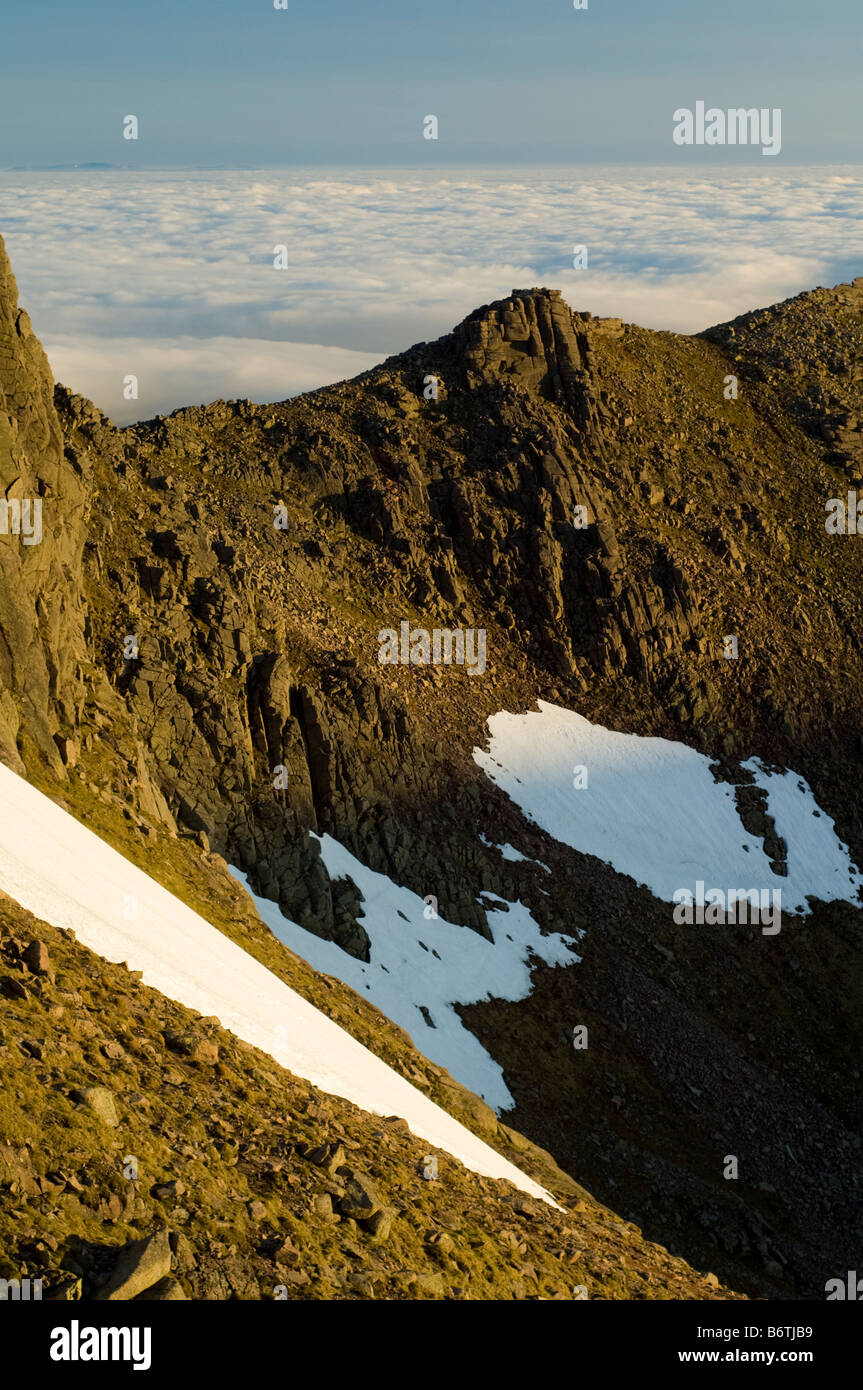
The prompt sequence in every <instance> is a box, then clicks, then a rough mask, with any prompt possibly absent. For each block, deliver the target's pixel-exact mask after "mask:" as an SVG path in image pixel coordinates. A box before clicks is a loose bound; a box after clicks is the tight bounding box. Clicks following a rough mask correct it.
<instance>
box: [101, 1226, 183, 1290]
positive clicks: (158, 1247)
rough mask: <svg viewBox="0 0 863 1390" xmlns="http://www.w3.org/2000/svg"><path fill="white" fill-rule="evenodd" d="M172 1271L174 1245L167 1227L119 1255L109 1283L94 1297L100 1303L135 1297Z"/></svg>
mask: <svg viewBox="0 0 863 1390" xmlns="http://www.w3.org/2000/svg"><path fill="white" fill-rule="evenodd" d="M170 1272H171V1245H170V1240H169V1233H168V1231H167V1229H166V1228H164V1227H163V1228H162V1229H161V1230H159V1231H154V1232H153V1234H152V1235H150V1236H145V1237H144V1239H143V1240H136V1241H132V1242H131V1244H130V1245H128V1246H127V1247H126V1249H125V1250H124V1251H123V1253H122V1254H121V1255H120V1258H119V1259H118V1261H117V1263H116V1265H115V1266H114V1270H113V1273H112V1274H111V1277H110V1278H109V1280H108V1282H107V1284H104V1285H103V1286H102V1288H101V1289H99V1291H98V1293H97V1294H96V1295H95V1297H96V1298H97V1299H98V1300H101V1301H114V1300H120V1299H132V1298H136V1297H137V1295H138V1294H140V1293H143V1292H144V1290H148V1289H152V1288H153V1286H154V1285H155V1284H158V1283H159V1281H160V1280H162V1279H166V1278H167V1277H168V1275H169V1274H170Z"/></svg>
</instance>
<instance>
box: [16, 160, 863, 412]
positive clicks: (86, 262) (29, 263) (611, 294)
mask: <svg viewBox="0 0 863 1390" xmlns="http://www.w3.org/2000/svg"><path fill="white" fill-rule="evenodd" d="M0 190H3V191H5V192H6V193H7V194H8V195H9V197H8V198H7V201H6V206H7V208H8V209H9V210H8V211H7V212H6V214H5V216H4V218H3V220H2V222H0V228H2V231H3V233H4V235H5V236H6V239H7V245H8V249H9V252H10V255H11V256H12V259H13V264H14V268H15V271H16V274H17V275H18V278H19V283H20V285H21V290H22V298H23V299H24V300H25V302H26V303H27V305H28V307H29V308H30V311H31V314H32V317H33V321H34V324H35V326H36V329H37V331H38V332H39V333H40V334H41V335H42V337H43V338H44V340H45V341H46V343H47V344H48V345H49V347H50V346H51V344H52V343H53V344H54V349H55V354H58V355H57V359H56V370H57V373H58V375H60V376H61V377H62V376H63V375H64V374H65V375H66V376H67V378H68V384H69V385H71V386H73V387H74V388H75V389H76V390H80V391H82V392H83V393H84V394H86V395H89V396H91V397H94V398H96V399H97V402H98V403H99V404H101V405H102V406H103V408H105V409H106V410H108V411H109V413H114V412H112V411H111V408H110V403H109V400H108V398H107V397H105V396H104V395H102V396H101V399H100V393H102V392H103V391H104V390H105V389H106V385H107V384H108V383H107V378H106V364H107V365H109V366H110V363H111V361H112V359H114V358H115V357H116V355H117V352H118V351H119V350H120V345H121V344H122V345H123V346H122V355H123V356H125V353H126V351H127V348H128V346H129V345H131V344H133V343H135V342H137V343H138V344H139V345H140V346H139V347H138V348H136V349H135V351H136V352H137V353H138V354H139V356H140V357H142V358H146V359H147V361H148V364H149V365H148V371H149V372H150V374H151V375H150V379H151V381H155V382H156V387H155V389H154V395H153V399H158V402H159V404H158V407H156V408H159V409H167V408H172V407H175V406H178V405H182V404H186V403H190V402H191V401H200V400H205V399H209V398H212V397H213V396H224V397H228V396H231V395H235V394H241V395H248V396H250V397H251V398H252V399H266V398H267V397H269V396H273V395H275V396H276V397H284V396H287V395H289V394H293V393H295V392H296V391H300V390H305V389H308V388H309V386H312V385H323V384H325V383H326V382H328V381H331V380H332V379H333V378H334V377H338V376H340V375H342V374H343V373H344V372H345V371H348V372H354V371H357V370H361V369H362V368H363V367H364V366H366V365H369V363H370V361H371V360H374V361H379V360H381V358H383V357H385V356H387V355H389V354H390V353H394V352H398V351H400V350H401V349H403V348H405V347H407V346H409V345H410V344H411V343H413V342H416V341H418V340H420V339H433V338H435V337H438V336H439V335H440V334H442V333H444V332H447V331H448V330H449V329H450V328H451V327H452V326H453V325H454V324H455V323H457V322H458V321H459V320H460V319H461V318H463V317H464V316H465V315H466V314H467V313H469V312H470V311H471V310H472V309H474V308H476V307H477V306H478V305H480V304H482V303H486V302H488V301H489V300H493V299H498V298H500V297H501V296H504V295H506V294H508V293H509V291H510V290H511V289H512V288H513V287H514V286H517V287H522V286H531V285H549V286H553V287H557V288H560V289H561V290H562V291H563V293H564V295H565V297H566V298H567V299H568V300H569V302H570V303H571V304H572V305H573V307H576V308H582V309H589V310H590V311H591V312H593V313H602V314H614V315H619V316H620V317H623V318H624V319H628V320H630V321H636V322H640V323H642V324H644V325H645V326H646V327H649V328H670V329H674V330H676V331H679V332H696V331H698V330H700V329H702V328H706V327H708V326H710V325H711V324H712V323H716V322H721V321H722V320H723V319H727V318H731V317H734V316H735V315H737V314H739V313H743V312H745V311H746V310H748V309H753V308H757V307H760V306H762V305H765V304H770V303H774V302H775V301H777V300H779V299H783V298H786V297H787V296H788V295H791V294H796V293H798V292H799V291H800V290H803V289H808V288H811V287H812V286H814V285H816V284H832V283H834V282H835V281H837V280H841V279H847V278H849V277H850V276H852V275H854V274H856V273H858V272H859V271H860V270H861V268H863V267H861V262H863V233H861V226H863V190H861V186H860V181H859V176H858V174H857V172H856V171H854V170H851V169H841V168H836V169H830V168H824V167H823V166H822V167H819V168H817V169H814V168H813V169H805V168H793V167H787V168H786V169H785V170H784V171H780V172H773V171H770V172H766V173H765V172H762V171H761V170H760V168H748V167H747V168H741V167H725V168H722V167H717V168H714V169H712V170H711V171H710V172H709V173H705V172H703V171H700V170H697V169H695V168H693V166H691V165H688V166H686V168H682V167H680V168H658V169H644V168H638V169H626V168H621V167H615V168H612V167H607V168H602V167H599V166H586V167H582V168H572V169H569V170H565V171H564V170H560V169H546V170H539V171H520V170H514V171H509V172H507V171H501V170H495V171H490V170H478V171H472V170H452V171H449V172H445V173H440V172H435V173H433V174H432V173H429V172H420V171H411V170H402V171H393V170H387V171H386V172H381V173H376V172H374V171H362V172H360V171H357V170H351V171H345V172H341V173H340V172H336V171H327V172H320V171H318V172H315V171H303V172H302V173H299V172H297V171H295V170H268V171H252V172H227V173H212V172H207V173H202V172H193V173H158V172H149V173H139V172H130V171H120V170H118V171H113V172H109V173H103V174H96V173H66V174H32V173H31V174H11V173H7V174H4V175H0ZM12 195H14V197H13V196H12ZM281 243H284V244H285V245H287V247H288V253H289V267H288V269H287V270H284V271H279V270H275V269H274V268H273V264H272V258H273V248H274V246H276V245H278V244H281ZM581 243H583V244H585V245H587V247H588V251H589V266H588V269H587V270H586V271H575V270H573V268H572V250H573V246H575V245H577V244H581ZM231 338H235V339H239V340H244V341H245V343H246V347H245V348H242V347H241V346H239V345H238V347H237V349H236V351H234V352H233V353H232V352H231V350H230V349H229V348H228V347H227V346H226V340H228V339H231ZM270 342H272V343H273V345H274V347H273V353H274V354H275V355H274V356H271V355H270V350H269V349H268V348H267V347H266V346H265V345H266V344H267V343H270ZM100 343H101V346H100ZM196 343H200V346H196ZM249 344H253V345H254V346H252V347H249V346H248V345H249ZM208 345H209V346H208ZM158 348H161V349H162V350H163V351H164V353H165V354H166V356H167V355H169V354H174V359H173V366H172V367H171V369H165V370H164V371H163V372H162V373H161V375H160V374H159V372H158V370H157V368H156V366H155V362H156V358H155V357H153V356H150V355H149V353H150V352H151V351H153V352H155V350H156V349H158ZM324 349H338V350H341V352H342V353H343V354H344V353H346V352H348V351H351V352H355V353H361V354H362V355H363V357H362V361H361V362H360V361H358V362H357V365H356V366H354V365H352V364H351V361H350V358H349V357H347V356H341V357H331V356H329V355H328V354H325V353H324ZM244 353H245V354H246V355H247V359H248V360H247V363H246V364H245V365H243V366H242V367H240V366H239V359H240V358H241V356H242V355H243V354H244ZM280 353H281V355H279V354H280ZM176 354H181V356H180V357H177V356H176ZM198 362H199V363H200V369H198V367H197V366H196V363H198ZM175 367H176V368H177V369H178V370H177V371H176V372H175V371H174V368H175ZM130 370H132V369H131V368H130ZM222 372H224V373H225V376H224V377H223V376H222V375H221V373H222ZM214 374H215V376H214ZM240 381H242V384H241V385H240V384H238V383H240ZM111 389H112V390H115V389H116V388H115V387H112V388H111ZM140 413H141V414H148V413H152V407H151V406H150V405H148V406H147V407H146V408H145V407H144V402H143V399H142V401H141V411H140ZM118 418H119V416H118Z"/></svg>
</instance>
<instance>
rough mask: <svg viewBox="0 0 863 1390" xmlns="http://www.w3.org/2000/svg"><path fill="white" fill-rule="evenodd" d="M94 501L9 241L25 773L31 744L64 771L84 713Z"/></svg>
mask: <svg viewBox="0 0 863 1390" xmlns="http://www.w3.org/2000/svg"><path fill="white" fill-rule="evenodd" d="M86 497H87V486H86V477H85V469H84V465H83V464H82V463H80V462H77V461H75V460H74V459H73V458H67V457H66V456H65V455H64V449H63V436H62V433H61V430H60V424H59V421H58V419H57V412H56V411H55V409H54V382H53V378H52V376H51V370H50V368H49V366H48V362H47V359H46V357H45V354H44V352H43V351H42V348H41V346H40V344H39V342H38V340H37V339H36V337H35V336H34V334H33V331H32V328H31V326H30V319H29V316H28V314H27V312H26V310H24V309H19V307H18V290H17V286H16V284H15V280H14V277H13V275H12V270H11V267H10V265H9V261H8V258H7V256H6V251H5V248H4V247H3V245H2V242H0V499H5V501H6V503H7V508H6V510H5V517H4V515H2V514H0V591H2V595H3V598H2V604H0V687H2V688H0V756H2V757H3V759H4V761H5V762H7V763H9V765H10V766H12V767H15V768H16V770H18V771H22V770H23V762H22V756H26V746H27V744H28V743H29V744H30V745H31V746H32V747H33V748H34V749H35V750H38V757H39V758H41V759H44V760H45V761H46V762H47V763H48V764H49V765H50V766H51V767H52V768H53V769H54V770H55V771H56V772H58V774H59V773H60V772H61V768H62V763H61V757H60V749H61V747H63V738H64V736H67V735H69V734H71V732H72V730H73V728H74V727H75V725H76V723H77V720H78V716H79V714H80V709H81V704H82V699H83V687H82V683H81V673H80V671H79V669H78V665H79V663H80V662H81V661H82V660H83V658H84V655H85V650H86V647H85V641H84V598H83V573H82V567H81V555H82V550H83V545H84V536H85V514H84V513H85V502H86ZM4 522H5V524H4ZM19 738H20V741H21V744H22V747H21V748H20V749H19V746H18V745H19Z"/></svg>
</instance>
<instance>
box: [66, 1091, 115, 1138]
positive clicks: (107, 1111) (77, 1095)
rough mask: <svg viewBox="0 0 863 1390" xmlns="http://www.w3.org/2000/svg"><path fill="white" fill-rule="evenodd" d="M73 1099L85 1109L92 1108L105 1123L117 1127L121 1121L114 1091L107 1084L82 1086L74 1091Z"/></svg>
mask: <svg viewBox="0 0 863 1390" xmlns="http://www.w3.org/2000/svg"><path fill="white" fill-rule="evenodd" d="M72 1099H73V1100H74V1101H77V1103H78V1104H79V1105H82V1106H84V1108H85V1109H87V1110H92V1112H93V1114H94V1115H96V1116H98V1118H99V1119H100V1120H101V1121H102V1122H103V1124H106V1125H110V1126H111V1127H112V1128H115V1127H116V1126H117V1125H118V1124H119V1123H120V1116H119V1113H118V1111H117V1102H116V1101H115V1099H114V1093H113V1091H110V1090H109V1089H108V1087H107V1086H82V1087H80V1088H79V1089H78V1090H75V1091H73V1092H72Z"/></svg>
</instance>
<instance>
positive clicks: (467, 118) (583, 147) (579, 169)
mask: <svg viewBox="0 0 863 1390" xmlns="http://www.w3.org/2000/svg"><path fill="white" fill-rule="evenodd" d="M587 4H588V8H587V9H586V10H576V9H574V7H573V4H572V0H494V2H493V0H435V2H434V4H430V3H423V4H421V3H417V2H416V0H366V3H365V4H362V5H360V4H358V3H356V0H351V3H348V0H289V5H290V8H289V9H288V10H276V9H275V8H274V5H273V0H146V3H141V2H140V0H139V2H138V3H135V2H134V0H76V3H75V4H74V5H70V4H69V3H68V0H41V3H39V4H33V3H29V2H27V3H25V2H24V0H21V2H20V3H19V2H18V0H14V2H13V0H2V22H0V34H2V44H0V234H2V235H3V236H4V238H5V240H6V244H7V247H8V250H9V253H10V255H11V257H12V263H13V268H14V270H15V273H16V275H17V278H18V281H19V286H20V289H21V297H22V302H23V303H25V304H26V305H27V307H28V309H29V310H30V313H31V316H32V318H33V322H34V325H35V327H36V331H37V333H38V334H39V335H40V337H41V338H42V340H43V342H44V344H45V347H46V349H47V351H48V355H49V359H50V361H51V363H52V366H53V368H54V371H55V374H56V376H57V377H58V378H59V379H60V380H62V381H63V382H64V383H66V384H67V385H69V386H71V387H72V388H73V389H75V390H77V391H80V392H81V393H82V394H83V395H86V396H88V397H90V398H91V399H93V400H94V401H96V402H97V404H99V405H100V406H101V407H102V408H103V409H104V410H105V412H106V413H107V414H109V415H110V416H111V418H113V419H114V420H115V421H116V422H117V423H120V424H125V423H129V422H131V421H133V420H136V419H146V418H151V417H152V416H153V415H155V414H157V413H166V412H168V411H170V410H172V409H175V408H176V407H178V406H181V405H184V404H196V403H199V402H205V401H210V400H213V399H216V398H219V397H222V398H225V399H233V398H236V397H248V398H250V399H252V400H255V401H261V402H263V401H267V400H277V399H284V398H286V397H287V396H290V395H294V394H296V393H298V392H301V391H306V390H311V389H313V388H315V387H317V386H323V385H326V384H328V383H330V382H332V381H336V380H340V379H343V378H345V377H349V376H353V375H356V374H357V373H359V372H361V371H364V370H366V369H367V368H369V367H371V366H373V365H375V364H376V363H377V362H379V361H381V360H382V359H383V358H384V357H387V356H389V355H391V354H393V353H397V352H399V351H401V350H402V349H404V348H405V347H408V346H410V345H411V344H412V343H414V342H418V341H421V340H427V341H431V340H433V339H434V338H436V337H438V336H440V335H441V334H443V333H445V332H447V331H448V330H449V329H451V328H452V327H453V326H454V325H455V324H456V323H458V322H459V321H460V320H461V319H462V318H464V317H465V316H466V315H467V314H468V313H470V312H471V311H472V310H473V309H474V308H476V307H477V306H478V305H480V304H482V303H488V302H490V301H492V300H494V299H499V298H501V297H504V296H506V295H508V294H509V292H510V291H511V290H512V289H513V288H521V287H529V286H532V285H547V286H549V287H552V288H558V289H560V290H562V292H563V294H564V297H565V298H566V299H567V300H568V302H569V303H570V304H571V305H572V306H573V307H574V308H577V309H587V310H590V312H592V313H597V314H607V315H614V316H619V317H622V318H624V319H627V320H629V321H635V322H639V323H641V324H643V325H644V326H646V327H649V328H659V329H663V328H666V329H672V330H674V331H677V332H697V331H698V330H700V329H703V328H706V327H708V326H709V325H711V324H714V323H719V322H722V321H724V320H726V319H729V318H732V317H734V316H736V315H737V314H740V313H743V312H746V311H748V310H750V309H754V308H757V307H760V306H763V305H767V304H771V303H775V302H777V301H778V300H780V299H783V298H786V297H788V296H790V295H793V294H796V293H799V292H800V291H802V290H805V289H808V288H812V287H813V286H815V285H817V284H835V283H837V282H838V281H841V280H847V279H851V278H853V277H854V276H856V275H857V274H859V273H861V272H863V232H861V229H863V216H861V214H863V195H861V189H860V180H859V161H860V158H861V150H863V139H861V137H863V103H861V102H860V100H859V95H858V91H859V73H860V70H861V67H863V63H861V58H863V52H861V48H863V15H861V9H860V6H861V0H819V3H818V4H817V5H815V4H814V0H725V3H722V4H715V5H708V4H707V3H706V0H697V3H696V0H587ZM699 102H704V104H705V106H706V107H708V108H710V107H711V106H713V107H715V108H716V109H717V110H718V111H719V112H725V111H727V110H729V109H731V108H734V107H747V108H756V109H757V110H758V111H763V112H764V113H765V114H767V115H771V122H770V127H771V131H772V132H777V131H778V129H779V127H777V125H776V122H775V120H774V119H773V118H772V113H773V112H774V111H775V110H779V111H781V140H780V141H779V142H777V144H778V149H779V152H778V153H777V154H775V155H770V156H768V155H765V154H764V153H763V148H762V141H761V139H759V140H758V141H756V142H755V143H752V144H746V145H741V144H738V145H734V146H732V145H729V144H721V145H711V144H692V145H682V144H679V143H676V142H675V139H674V130H675V126H676V124H677V123H676V121H675V112H677V111H679V110H690V111H694V110H695V109H696V106H697V103H699ZM129 116H134V117H135V118H136V120H137V123H138V129H137V138H136V139H125V138H124V135H123V130H124V122H125V120H126V118H127V117H129ZM429 116H434V117H435V118H436V121H437V132H436V133H437V139H426V138H425V137H424V129H425V128H427V123H426V118H427V117H429ZM760 135H762V136H763V135H764V132H763V131H762V132H760ZM88 164H106V165H108V166H111V167H109V168H108V169H105V170H98V169H87V168H83V167H82V166H86V165H88ZM281 245H284V246H285V247H286V248H287V257H288V266H287V268H286V269H283V270H281V271H276V270H275V268H274V265H273V255H274V249H275V247H276V246H281ZM578 245H584V246H586V247H587V249H588V264H587V265H586V266H583V267H582V268H580V269H576V268H575V266H574V264H573V252H574V248H575V247H576V246H578ZM129 375H133V376H135V377H136V378H137V387H136V390H137V395H135V396H133V397H129V396H127V395H126V394H125V391H126V388H125V387H124V379H125V377H126V376H129Z"/></svg>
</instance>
